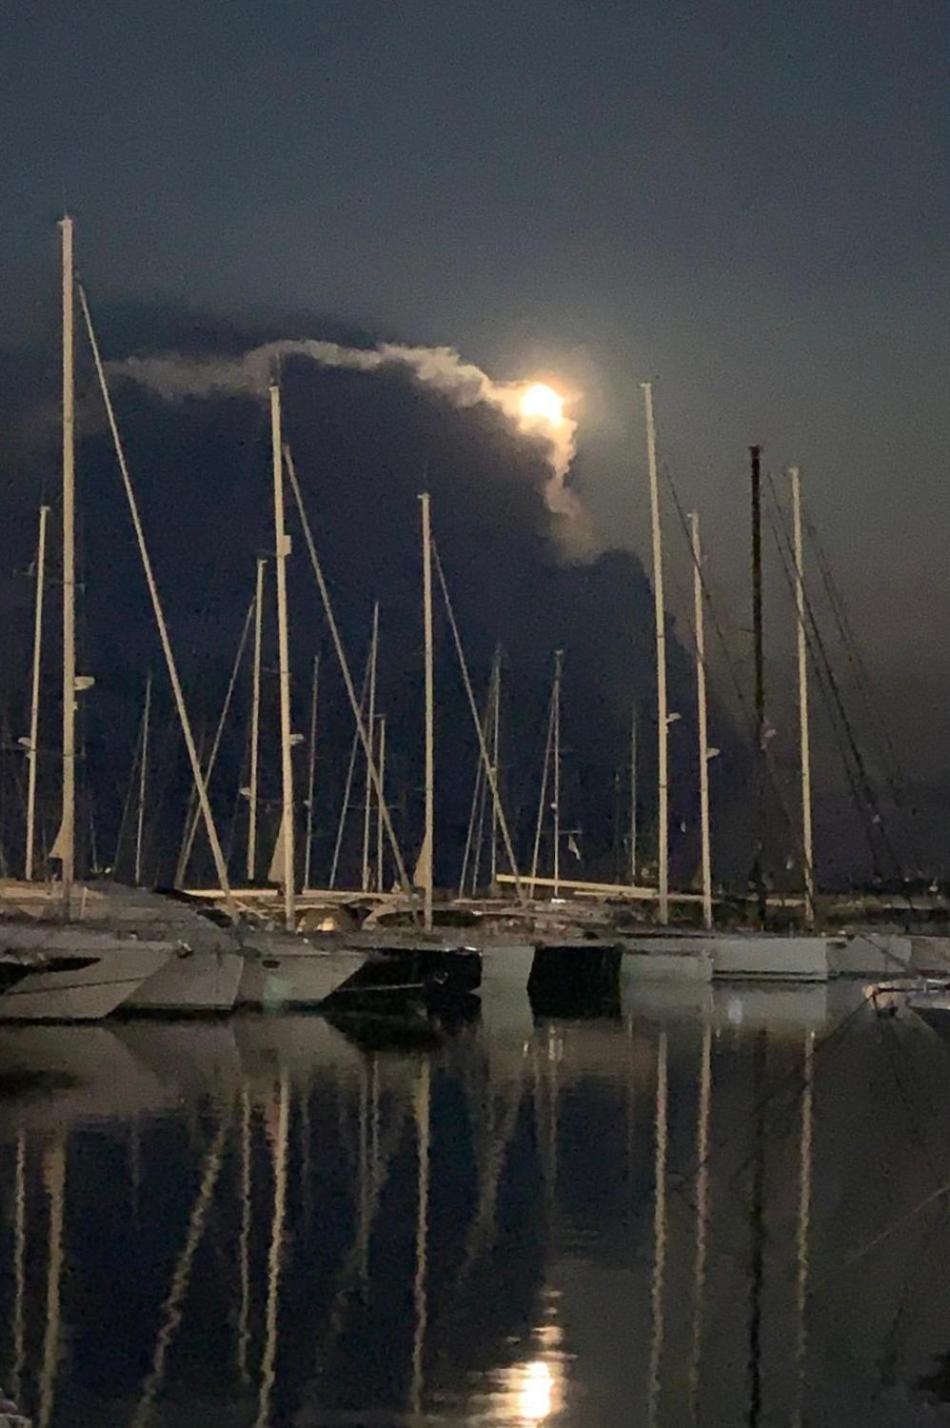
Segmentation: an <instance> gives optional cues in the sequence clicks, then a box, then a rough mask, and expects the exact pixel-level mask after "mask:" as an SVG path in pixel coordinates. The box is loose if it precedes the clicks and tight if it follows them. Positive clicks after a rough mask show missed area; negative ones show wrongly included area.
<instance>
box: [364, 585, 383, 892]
mask: <svg viewBox="0 0 950 1428" xmlns="http://www.w3.org/2000/svg"><path fill="white" fill-rule="evenodd" d="M378 655H379V601H378V600H377V601H376V602H375V603H374V605H373V634H372V638H371V640H370V655H369V710H368V712H367V716H366V728H367V730H368V731H369V753H370V757H369V758H367V760H366V794H365V800H364V803H363V881H362V888H363V892H369V828H370V804H371V803H372V801H373V770H372V753H373V735H374V733H375V730H376V660H377V658H378Z"/></svg>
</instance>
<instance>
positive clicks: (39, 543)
mask: <svg viewBox="0 0 950 1428" xmlns="http://www.w3.org/2000/svg"><path fill="white" fill-rule="evenodd" d="M48 516H49V506H40V528H39V533H38V535H37V540H36V607H35V611H34V615H33V682H32V689H31V692H30V742H29V746H28V749H27V760H28V771H27V794H26V857H25V859H24V870H23V876H24V877H25V878H26V880H27V882H30V881H31V880H32V878H33V845H34V843H35V841H36V831H35V830H36V757H37V752H38V749H37V740H38V737H39V725H40V661H41V658H42V653H43V585H44V580H45V574H46V520H47V517H48Z"/></svg>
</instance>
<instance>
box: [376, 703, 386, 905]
mask: <svg viewBox="0 0 950 1428" xmlns="http://www.w3.org/2000/svg"><path fill="white" fill-rule="evenodd" d="M377 726H378V730H379V732H378V733H377V735H376V763H377V767H378V768H379V798H378V799H377V800H376V891H377V892H385V891H386V882H385V878H384V876H383V873H384V868H383V861H384V859H385V856H386V854H385V848H384V845H383V799H384V798H385V797H386V794H385V788H386V715H385V714H380V716H379V719H378V720H377Z"/></svg>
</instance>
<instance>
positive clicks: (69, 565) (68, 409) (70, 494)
mask: <svg viewBox="0 0 950 1428" xmlns="http://www.w3.org/2000/svg"><path fill="white" fill-rule="evenodd" d="M59 226H60V229H61V231H62V266H63V814H62V821H61V823H60V829H59V838H58V840H57V841H58V844H59V852H60V855H61V858H62V870H63V910H64V912H65V915H66V916H67V917H68V916H69V900H70V894H71V892H72V886H73V881H74V879H75V876H76V534H75V529H76V511H75V501H76V409H75V337H74V326H73V318H74V315H75V307H74V302H75V299H74V287H73V285H74V276H73V220H72V219H71V218H70V217H68V216H67V215H64V216H63V219H62V221H61V223H60V225H59Z"/></svg>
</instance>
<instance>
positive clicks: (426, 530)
mask: <svg viewBox="0 0 950 1428" xmlns="http://www.w3.org/2000/svg"><path fill="white" fill-rule="evenodd" d="M419 501H420V503H421V506H422V617H423V626H424V633H425V744H426V747H425V772H426V792H425V830H424V833H423V841H422V846H423V849H424V851H425V852H426V857H425V859H424V861H423V868H422V872H423V875H424V879H425V882H424V886H423V897H424V902H423V920H424V926H425V929H426V931H427V932H429V931H431V929H432V880H433V876H434V873H435V689H434V685H433V669H432V663H433V661H432V527H431V516H430V511H429V493H428V491H424V492H423V493H422V495H421V496H420V497H419Z"/></svg>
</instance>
